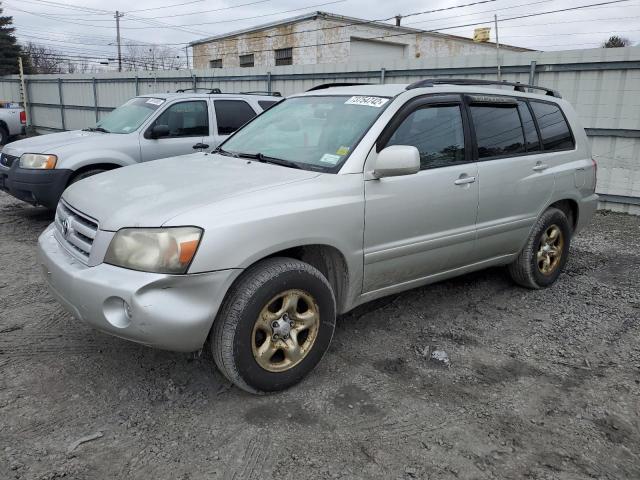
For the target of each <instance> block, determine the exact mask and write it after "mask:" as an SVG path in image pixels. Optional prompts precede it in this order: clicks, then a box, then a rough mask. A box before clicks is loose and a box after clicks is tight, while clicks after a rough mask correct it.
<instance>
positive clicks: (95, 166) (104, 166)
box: [69, 163, 121, 184]
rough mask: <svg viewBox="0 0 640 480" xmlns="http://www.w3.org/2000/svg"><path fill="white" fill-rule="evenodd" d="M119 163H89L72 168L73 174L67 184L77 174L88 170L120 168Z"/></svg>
mask: <svg viewBox="0 0 640 480" xmlns="http://www.w3.org/2000/svg"><path fill="white" fill-rule="evenodd" d="M120 167H121V165H118V164H117V163H90V164H88V165H83V166H82V167H80V168H78V169H77V170H74V172H73V175H71V177H70V178H69V184H71V182H72V181H73V179H74V178H76V177H77V176H78V175H80V174H82V173H84V172H87V171H89V170H114V169H116V168H120Z"/></svg>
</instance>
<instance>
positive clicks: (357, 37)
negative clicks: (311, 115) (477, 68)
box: [190, 12, 529, 68]
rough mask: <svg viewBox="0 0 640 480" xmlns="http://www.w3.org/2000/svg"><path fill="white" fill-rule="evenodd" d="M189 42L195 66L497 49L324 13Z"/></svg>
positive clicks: (313, 61)
mask: <svg viewBox="0 0 640 480" xmlns="http://www.w3.org/2000/svg"><path fill="white" fill-rule="evenodd" d="M396 23H397V24H399V23H400V18H398V19H397V20H396ZM190 45H191V46H192V47H193V65H194V67H195V68H227V67H269V66H277V65H315V64H325V63H347V62H350V61H370V60H372V59H376V60H379V59H380V58H387V57H388V58H390V59H395V60H412V59H427V58H431V57H455V56H458V55H470V54H476V53H477V54H482V53H489V52H491V51H495V49H496V45H495V43H491V42H483V43H480V42H474V41H473V40H471V39H469V38H465V37H459V36H455V35H446V34H442V33H434V32H425V31H423V30H419V29H415V28H409V27H405V26H399V25H391V24H387V23H382V22H374V21H369V20H363V19H359V18H353V17H345V16H342V15H334V14H332V13H326V12H312V13H308V14H305V15H300V16H297V17H292V18H287V19H284V20H279V21H277V22H272V23H267V24H263V25H259V26H256V27H252V28H247V29H244V30H238V31H235V32H230V33H225V34H221V35H216V36H213V37H208V38H203V39H201V40H197V41H195V42H192V43H191V44H190ZM500 48H501V49H504V50H505V51H507V52H523V51H529V49H526V48H520V47H514V46H510V45H500Z"/></svg>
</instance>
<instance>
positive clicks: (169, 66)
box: [122, 43, 184, 70]
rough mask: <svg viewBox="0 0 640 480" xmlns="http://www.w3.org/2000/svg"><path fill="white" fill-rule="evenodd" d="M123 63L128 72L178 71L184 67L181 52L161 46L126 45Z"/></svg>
mask: <svg viewBox="0 0 640 480" xmlns="http://www.w3.org/2000/svg"><path fill="white" fill-rule="evenodd" d="M124 52H125V54H124V55H123V59H122V63H123V67H125V68H126V69H128V70H177V69H179V68H181V67H183V66H184V59H183V58H181V57H180V54H179V51H178V50H176V49H174V48H171V47H164V46H160V45H153V44H149V45H141V44H131V43H128V44H125V46H124Z"/></svg>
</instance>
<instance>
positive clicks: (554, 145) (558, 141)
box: [529, 101, 574, 150]
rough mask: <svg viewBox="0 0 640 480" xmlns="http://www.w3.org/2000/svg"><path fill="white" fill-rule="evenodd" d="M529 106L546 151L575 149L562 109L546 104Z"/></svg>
mask: <svg viewBox="0 0 640 480" xmlns="http://www.w3.org/2000/svg"><path fill="white" fill-rule="evenodd" d="M529 104H530V105H531V108H532V109H533V114H534V115H535V116H536V120H537V121H538V128H539V129H540V136H541V137H542V145H543V147H544V149H545V150H567V149H571V148H573V146H574V143H573V136H572V135H571V130H569V125H567V120H566V119H565V118H564V115H563V114H562V112H561V111H560V107H558V106H557V105H555V104H553V103H546V102H535V101H531V102H530V103H529Z"/></svg>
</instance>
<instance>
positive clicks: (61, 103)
mask: <svg viewBox="0 0 640 480" xmlns="http://www.w3.org/2000/svg"><path fill="white" fill-rule="evenodd" d="M58 97H59V98H60V120H61V121H62V130H66V129H67V126H66V124H65V121H64V100H63V97H62V79H61V78H58Z"/></svg>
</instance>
